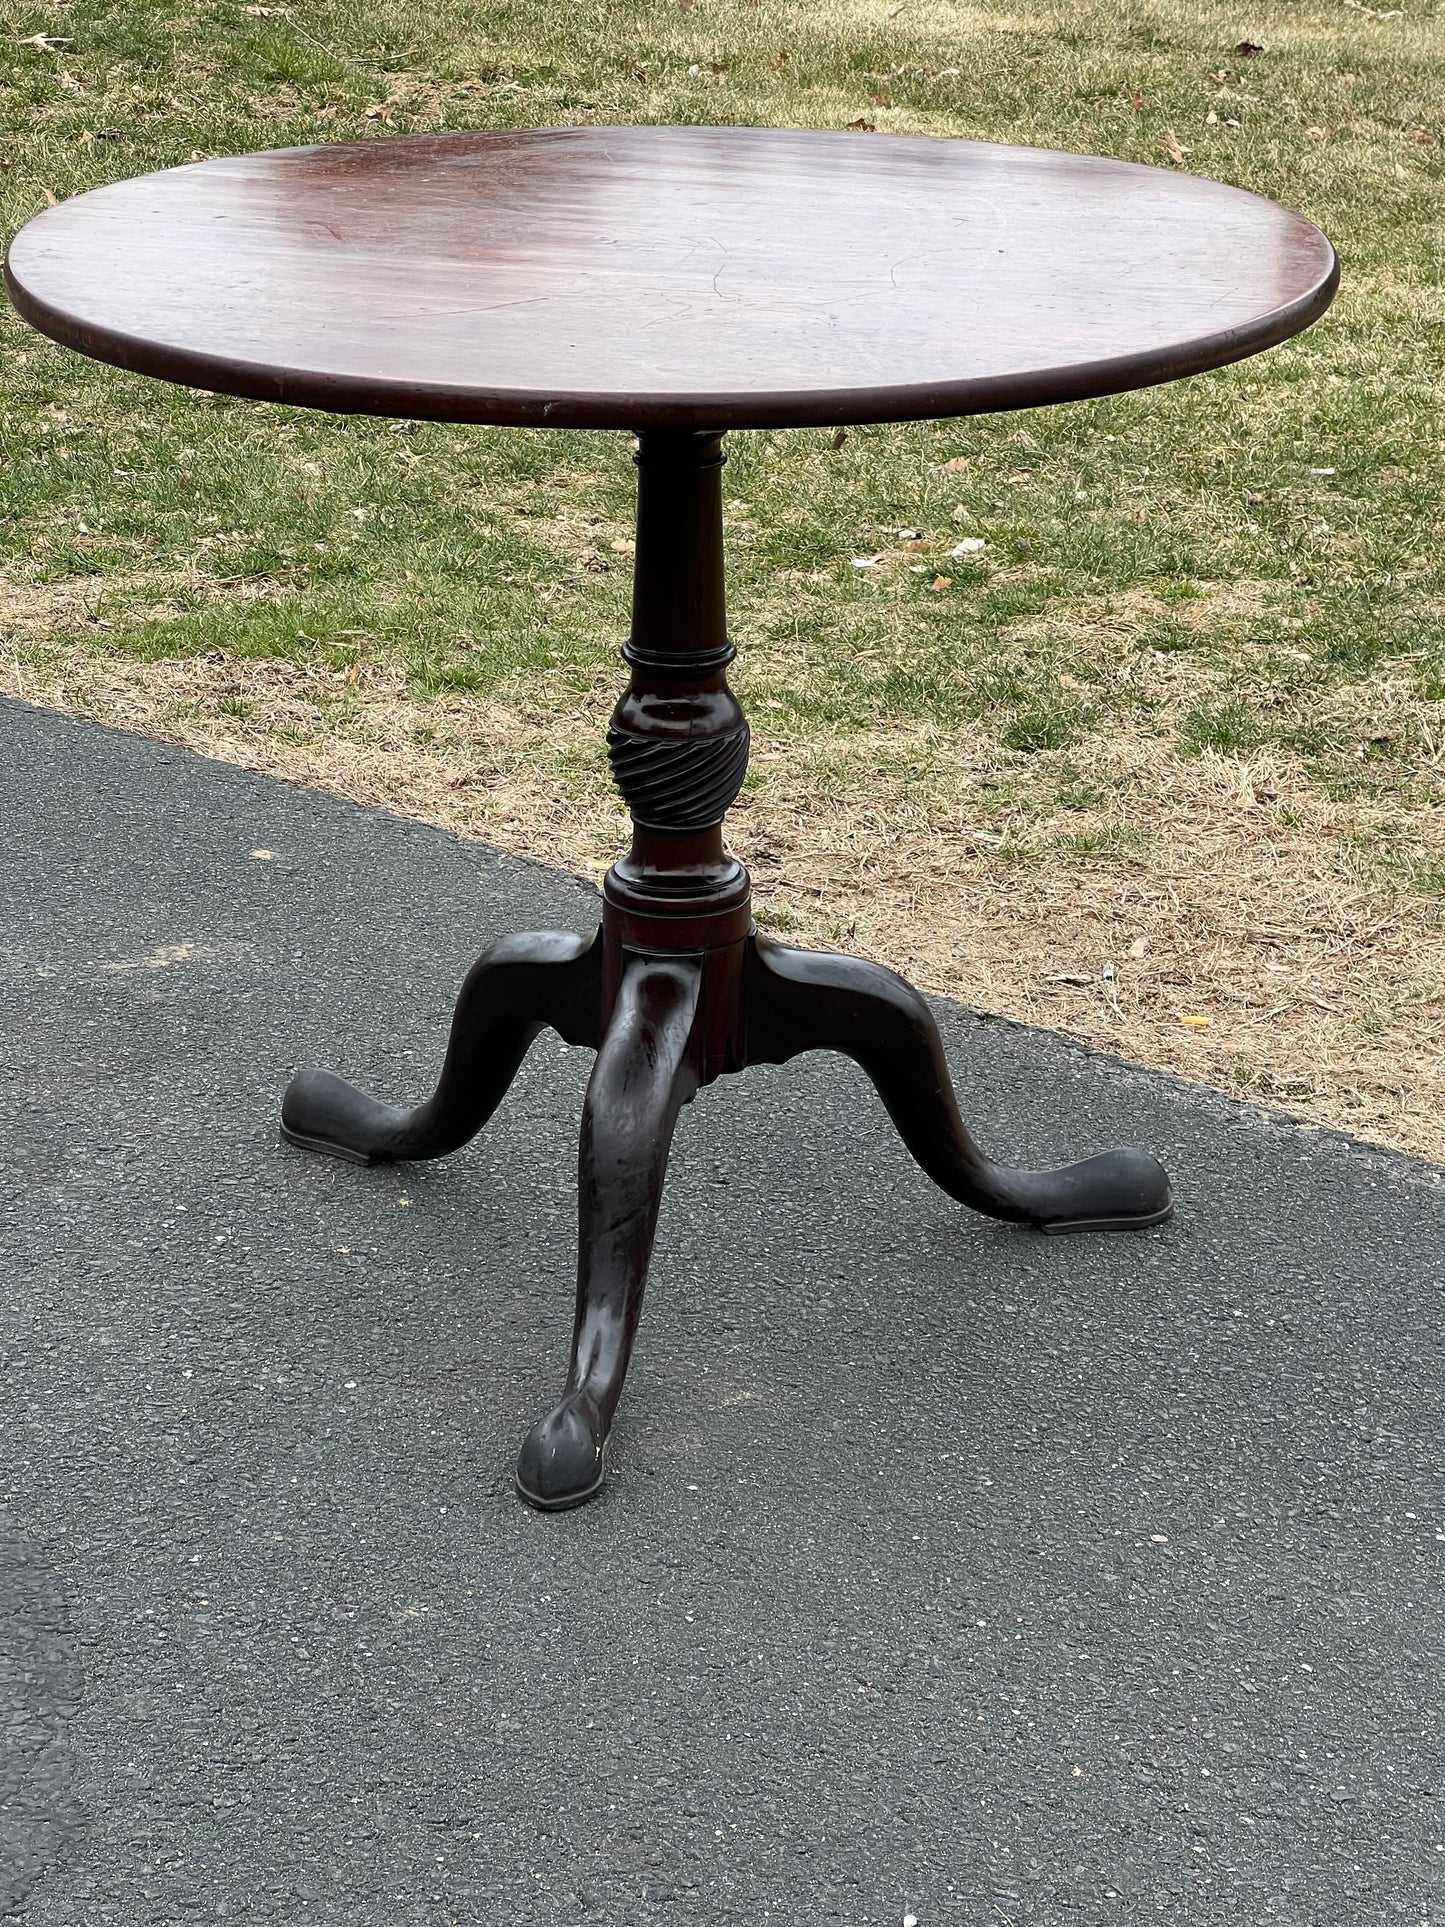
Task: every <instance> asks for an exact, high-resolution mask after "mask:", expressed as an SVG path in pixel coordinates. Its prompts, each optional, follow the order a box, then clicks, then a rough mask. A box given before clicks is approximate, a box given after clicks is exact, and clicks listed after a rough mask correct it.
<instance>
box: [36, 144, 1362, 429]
mask: <svg viewBox="0 0 1445 1927" xmlns="http://www.w3.org/2000/svg"><path fill="white" fill-rule="evenodd" d="M7 279H8V283H9V286H10V291H11V294H12V297H13V299H14V301H15V304H16V306H17V307H18V308H19V310H20V312H21V313H22V314H23V315H24V316H25V317H26V318H27V320H29V321H31V322H33V323H34V325H35V326H36V327H38V328H40V329H42V330H43V331H44V332H45V333H47V334H49V335H52V336H54V338H55V339H56V340H57V341H61V342H64V343H65V344H66V345H68V346H70V347H72V348H77V349H79V350H80V351H81V352H82V353H84V354H88V355H92V356H95V357H96V358H98V359H100V360H102V361H112V362H116V363H118V364H119V365H120V366H122V367H125V368H131V369H135V370H137V371H138V372H140V373H142V374H148V375H156V376H159V377H161V378H163V379H165V380H168V381H181V382H190V383H193V384H196V385H198V386H201V387H206V388H213V389H218V390H222V391H224V392H227V393H232V394H239V395H251V396H256V397H259V398H261V399H263V400H270V401H282V402H295V403H303V404H306V405H307V406H311V407H317V408H329V409H337V410H342V411H350V412H361V413H370V414H380V415H409V416H423V417H435V418H438V419H443V420H450V421H472V422H494V423H526V424H533V425H540V426H553V427H571V428H633V429H637V428H644V427H701V428H709V429H726V428H743V427H752V428H757V427H785V426H803V425H808V424H819V423H835V422H868V421H887V420H905V419H914V418H919V417H929V416H943V415H963V414H973V413H978V412H981V411H987V410H995V409H1009V408H1027V407H1032V406H1035V405H1037V404H1039V403H1043V402H1059V401H1070V400H1077V399H1080V398H1082V397H1084V396H1089V395H1099V394H1108V393H1113V392H1116V391H1118V390H1121V389H1127V388H1138V387H1143V386H1146V385H1147V384H1149V383H1151V382H1161V381H1172V380H1174V379H1176V378H1177V377H1179V376H1181V375H1190V374H1195V373H1198V372H1199V371H1200V370H1201V369H1204V368H1211V367H1215V366H1217V365H1219V364H1221V363H1224V362H1229V361H1234V360H1237V359H1239V358H1240V357H1242V356H1244V355H1248V354H1252V353H1254V352H1255V351H1256V350H1258V349H1261V348H1266V347H1269V346H1270V345H1271V344H1273V343H1274V342H1277V341H1281V340H1283V339H1284V338H1285V337H1286V336H1289V335H1292V334H1295V333H1296V332H1298V330H1299V329H1301V328H1303V327H1306V326H1307V325H1308V324H1309V323H1310V322H1311V321H1312V320H1314V319H1315V318H1316V316H1318V315H1319V314H1320V313H1321V312H1322V311H1323V310H1324V309H1325V308H1326V307H1327V306H1328V305H1329V302H1330V299H1331V297H1332V295H1333V293H1334V289H1335V284H1336V279H1337V267H1336V262H1335V256H1334V251H1333V249H1332V248H1331V246H1330V244H1329V242H1328V241H1327V240H1326V239H1325V238H1324V236H1323V235H1322V234H1321V233H1320V232H1319V231H1318V230H1317V229H1316V228H1315V227H1313V226H1312V225H1311V224H1310V223H1309V222H1308V221H1306V220H1304V219H1303V218H1302V217H1301V216H1299V215H1297V214H1291V213H1289V212H1287V211H1285V210H1284V209H1282V208H1279V207H1276V206H1275V205H1274V204H1273V203H1272V202H1269V201H1265V200H1261V199H1259V198H1258V197H1257V196H1255V195H1251V194H1246V193H1243V192H1241V191H1240V190H1239V189H1237V188H1230V187H1225V186H1221V185H1220V184H1219V183H1217V182H1214V181H1207V180H1201V179H1199V178H1197V177H1195V176H1192V175H1187V174H1177V173H1168V172H1164V171H1161V170H1159V169H1156V168H1147V167H1136V166H1132V165H1128V164H1125V163H1123V162H1119V161H1110V160H1099V159H1092V158H1086V157H1083V156H1080V155H1074V154H1058V153H1051V152H1048V151H1046V150H1044V149H1040V148H1031V147H1001V146H992V145H986V144H983V143H980V142H975V141H950V140H933V139H924V138H918V137H912V138H897V137H891V136H885V135H877V134H852V133H849V134H828V133H805V132H789V131H779V130H771V129H758V128H688V127H633V128H602V127H597V128H593V127H586V128H566V129H554V130H545V131H541V132H520V133H512V132H486V133H468V134H445V135H421V136H417V137H415V138H411V139H405V140H391V139H379V140H374V141H361V142H349V143H335V144H332V145H329V146H323V147H307V148H292V149H285V150H281V151H279V152H275V153H269V154H254V155H244V156H239V157H236V158H234V159H226V160H215V161H205V162H202V163H199V164H198V165H195V166H191V167H180V168H173V169H170V170H168V171H167V172H165V173H161V174H150V175H146V176H143V177H142V178H140V179H137V180H131V181H122V182H119V183H117V184H116V185H114V186H111V187H104V188H100V189H97V190H96V191H95V192H93V193H90V194H85V195H82V196H80V197H79V198H78V199H76V200H73V201H68V202H65V203H63V204H62V205H60V206H59V207H54V208H51V209H48V210H47V211H46V212H44V213H42V214H40V215H39V216H38V217H37V218H36V219H35V220H33V221H32V222H31V223H30V224H29V225H28V226H27V227H26V228H25V229H24V230H23V231H22V232H21V233H20V234H19V235H18V236H17V237H16V239H15V242H14V244H13V246H12V248H11V250H10V258H9V262H8V264H7Z"/></svg>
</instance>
